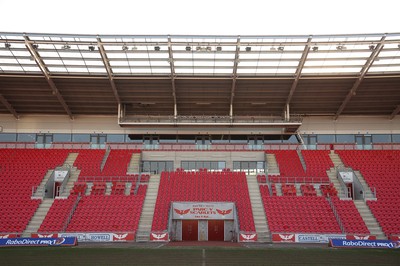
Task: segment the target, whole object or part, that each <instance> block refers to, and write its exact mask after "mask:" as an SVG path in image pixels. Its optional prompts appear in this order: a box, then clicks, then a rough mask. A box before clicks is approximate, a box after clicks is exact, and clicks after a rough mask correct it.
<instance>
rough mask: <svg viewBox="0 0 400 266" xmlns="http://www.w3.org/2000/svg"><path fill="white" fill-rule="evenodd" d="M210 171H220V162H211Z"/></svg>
mask: <svg viewBox="0 0 400 266" xmlns="http://www.w3.org/2000/svg"><path fill="white" fill-rule="evenodd" d="M210 169H212V170H218V162H211V167H210Z"/></svg>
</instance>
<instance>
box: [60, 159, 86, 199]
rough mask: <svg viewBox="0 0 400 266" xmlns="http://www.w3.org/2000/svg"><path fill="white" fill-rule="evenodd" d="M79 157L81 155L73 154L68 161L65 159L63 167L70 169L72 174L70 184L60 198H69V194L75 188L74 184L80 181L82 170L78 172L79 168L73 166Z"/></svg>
mask: <svg viewBox="0 0 400 266" xmlns="http://www.w3.org/2000/svg"><path fill="white" fill-rule="evenodd" d="M78 155H79V153H75V152H71V153H70V154H68V156H67V159H65V162H64V164H63V167H69V170H70V172H69V179H68V182H67V184H66V186H65V189H64V191H63V192H62V193H61V195H60V197H66V198H67V197H68V196H69V192H70V191H71V189H72V188H73V187H74V183H75V182H76V181H77V180H78V177H79V174H80V173H81V170H78V168H76V167H75V166H73V165H74V162H75V160H76V158H77V157H78Z"/></svg>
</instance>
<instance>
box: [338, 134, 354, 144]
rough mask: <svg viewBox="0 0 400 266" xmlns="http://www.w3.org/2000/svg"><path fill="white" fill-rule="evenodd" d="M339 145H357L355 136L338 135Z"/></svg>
mask: <svg viewBox="0 0 400 266" xmlns="http://www.w3.org/2000/svg"><path fill="white" fill-rule="evenodd" d="M336 141H337V143H355V140H354V135H336Z"/></svg>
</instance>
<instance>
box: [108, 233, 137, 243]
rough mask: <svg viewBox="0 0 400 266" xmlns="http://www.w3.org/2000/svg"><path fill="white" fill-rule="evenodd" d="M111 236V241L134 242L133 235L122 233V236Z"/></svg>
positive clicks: (114, 234)
mask: <svg viewBox="0 0 400 266" xmlns="http://www.w3.org/2000/svg"><path fill="white" fill-rule="evenodd" d="M112 235H113V241H133V240H134V234H133V233H122V234H117V233H113V234H112Z"/></svg>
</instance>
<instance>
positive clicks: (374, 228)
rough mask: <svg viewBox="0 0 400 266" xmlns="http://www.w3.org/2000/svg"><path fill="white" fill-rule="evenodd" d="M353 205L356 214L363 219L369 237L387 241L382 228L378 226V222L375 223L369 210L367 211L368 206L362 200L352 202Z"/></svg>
mask: <svg viewBox="0 0 400 266" xmlns="http://www.w3.org/2000/svg"><path fill="white" fill-rule="evenodd" d="M354 205H356V208H357V210H358V212H359V213H360V215H361V217H362V218H363V220H364V222H365V224H366V225H367V228H368V230H369V232H370V233H371V235H375V236H376V238H377V239H385V240H386V239H387V238H386V236H385V234H384V233H383V231H382V228H381V227H380V226H379V224H378V222H377V221H376V219H375V217H374V215H373V214H372V212H371V210H370V209H369V207H368V205H367V204H366V203H365V201H364V200H354Z"/></svg>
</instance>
